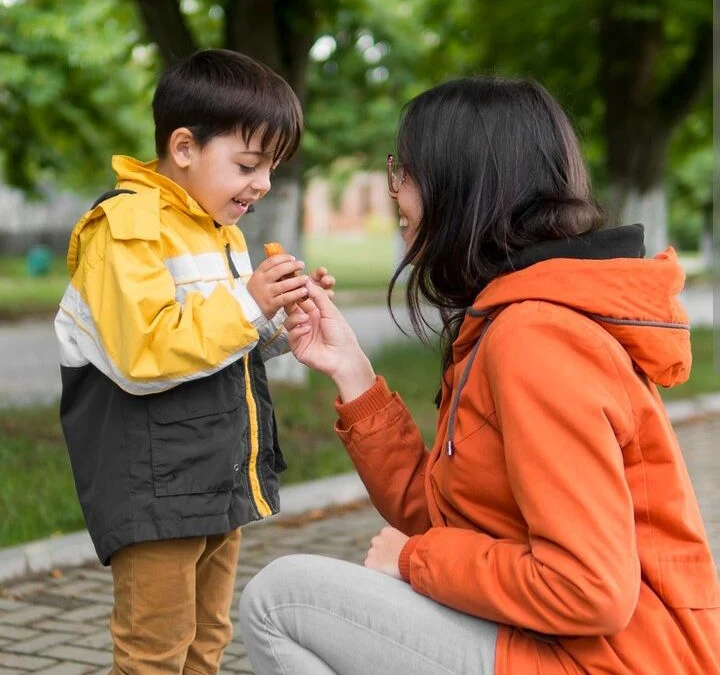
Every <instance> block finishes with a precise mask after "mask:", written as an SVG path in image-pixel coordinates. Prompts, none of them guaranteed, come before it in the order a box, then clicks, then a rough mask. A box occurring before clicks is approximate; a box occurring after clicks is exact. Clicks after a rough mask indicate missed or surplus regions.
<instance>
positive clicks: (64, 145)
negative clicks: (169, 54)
mask: <svg viewBox="0 0 720 675" xmlns="http://www.w3.org/2000/svg"><path fill="white" fill-rule="evenodd" d="M55 5H56V3H54V2H49V1H47V0H25V1H22V2H20V1H14V2H13V1H12V0H4V2H3V3H1V4H0V133H1V134H2V138H3V144H2V150H1V151H0V167H1V168H2V174H3V175H4V177H5V180H6V181H7V182H8V183H9V184H10V185H13V186H16V187H20V188H22V189H24V190H26V191H28V192H33V191H34V192H36V193H37V192H38V191H39V190H40V188H41V186H42V185H43V184H44V183H46V182H48V181H53V180H57V179H58V178H59V179H61V182H62V183H63V184H65V185H66V186H70V187H73V188H76V189H79V190H83V188H84V189H85V190H88V189H90V188H91V189H95V188H96V187H97V185H98V184H102V183H105V184H108V183H110V181H111V180H112V172H111V171H110V167H109V162H108V157H109V155H110V153H111V152H112V151H113V150H115V149H117V148H124V149H128V150H136V149H139V148H138V146H139V142H138V139H141V138H143V137H146V138H148V139H150V138H151V136H152V134H151V130H152V120H151V119H148V116H147V109H146V105H147V104H148V102H149V99H148V96H147V92H148V91H149V87H150V84H151V80H152V77H153V69H152V68H151V67H150V66H149V65H148V63H147V62H146V61H144V60H143V59H141V58H136V57H137V52H134V50H135V49H136V47H137V41H138V38H139V33H138V31H137V29H136V25H135V19H134V16H133V12H132V7H128V6H122V5H119V4H118V3H117V2H115V1H113V0H95V1H94V2H92V3H88V2H84V1H82V0H65V2H63V12H62V14H58V13H57V12H56V11H53V10H55V9H56V6H55ZM134 54H135V56H136V57H134ZM146 147H148V146H146ZM99 167H102V169H100V170H99Z"/></svg>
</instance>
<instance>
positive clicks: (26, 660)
mask: <svg viewBox="0 0 720 675" xmlns="http://www.w3.org/2000/svg"><path fill="white" fill-rule="evenodd" d="M54 663H55V661H53V660H52V659H44V658H41V657H39V656H28V655H26V654H11V653H9V652H5V651H2V652H0V673H2V672H3V671H2V668H3V667H4V666H7V667H8V668H19V669H20V670H25V671H28V670H38V669H39V668H46V667H47V666H51V665H53V664H54Z"/></svg>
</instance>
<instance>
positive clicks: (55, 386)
mask: <svg viewBox="0 0 720 675" xmlns="http://www.w3.org/2000/svg"><path fill="white" fill-rule="evenodd" d="M683 301H684V303H685V306H686V308H687V310H688V313H689V315H690V319H691V322H692V324H693V325H696V326H709V325H712V320H713V295H712V290H711V289H710V288H704V289H693V290H690V291H686V292H685V294H684V296H683ZM341 307H342V306H341ZM342 309H343V312H344V314H345V316H346V317H347V319H348V321H349V322H350V324H351V325H352V327H353V329H354V330H355V332H356V334H357V336H358V339H359V341H360V344H361V345H362V347H363V349H365V350H366V351H368V352H372V351H374V350H376V349H377V348H378V347H380V346H382V345H383V344H385V343H386V342H388V341H392V340H403V339H406V338H405V337H404V336H403V334H402V333H401V332H400V330H399V329H398V327H397V326H396V325H395V324H394V323H393V321H392V319H391V317H390V315H389V313H388V311H387V308H386V307H385V306H382V305H381V306H367V307H347V308H342ZM396 316H397V318H398V321H399V322H400V324H401V325H402V326H403V328H404V329H405V330H406V331H407V332H411V330H410V322H409V319H408V315H407V311H406V310H405V309H404V307H403V306H400V305H398V308H397V311H396ZM283 358H285V357H283ZM57 359H58V357H57V347H56V345H55V337H54V334H53V328H52V321H51V320H49V319H46V320H42V321H41V320H32V321H21V322H18V323H13V324H4V325H3V324H0V405H27V404H32V403H40V402H47V403H50V402H52V401H54V400H55V399H56V398H57V397H58V396H59V395H60V375H59V369H58V365H57ZM287 359H288V360H291V357H287ZM285 365H286V364H285ZM278 367H279V369H280V370H283V368H284V366H283V364H282V363H280V364H278Z"/></svg>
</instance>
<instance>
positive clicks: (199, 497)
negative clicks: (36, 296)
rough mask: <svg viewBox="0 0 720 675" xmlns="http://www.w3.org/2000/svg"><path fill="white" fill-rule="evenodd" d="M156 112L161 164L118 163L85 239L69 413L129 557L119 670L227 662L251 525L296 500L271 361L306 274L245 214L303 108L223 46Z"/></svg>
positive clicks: (119, 585)
mask: <svg viewBox="0 0 720 675" xmlns="http://www.w3.org/2000/svg"><path fill="white" fill-rule="evenodd" d="M153 113H154V119H155V143H156V149H157V153H158V158H159V159H158V160H157V161H156V162H151V163H149V164H142V163H140V162H138V161H136V160H134V159H131V158H129V157H119V156H116V157H114V158H113V168H114V169H115V171H116V173H117V176H118V183H117V187H118V189H117V190H114V191H113V192H111V193H109V194H107V195H104V197H103V198H101V200H99V203H97V204H96V205H95V207H94V208H93V209H91V210H90V211H89V212H88V213H87V214H86V215H85V216H84V217H83V218H82V219H81V220H80V221H79V222H78V224H77V225H76V226H75V229H74V230H73V233H72V236H71V240H70V246H69V252H68V269H69V271H70V274H71V278H72V281H71V283H70V285H69V287H68V289H67V291H66V293H65V295H64V296H63V299H62V301H61V304H60V311H59V312H58V315H57V318H56V320H55V329H56V334H57V337H58V342H59V346H60V352H61V365H62V382H63V393H62V400H61V408H60V416H61V422H62V427H63V432H64V435H65V439H66V441H67V446H68V449H69V453H70V460H71V464H72V469H73V474H74V477H75V484H76V488H77V492H78V497H79V499H80V503H81V505H82V508H83V513H84V516H85V520H86V522H87V527H88V530H89V531H90V534H91V536H92V539H93V543H94V545H95V548H96V550H97V553H98V557H99V558H100V560H101V561H102V563H103V564H105V565H107V564H109V565H110V566H111V568H112V574H113V582H114V598H115V604H114V608H113V612H112V617H111V621H110V630H111V633H112V638H113V645H114V650H113V651H114V661H113V664H114V665H113V671H112V672H113V673H139V674H140V675H153V674H155V673H173V674H175V673H177V674H178V675H179V674H180V673H216V672H217V670H218V667H219V663H220V659H221V657H222V653H223V650H224V648H225V647H226V646H227V644H228V643H229V641H230V639H231V636H232V625H231V622H230V618H229V608H230V604H231V602H232V592H233V586H234V580H235V569H236V566H237V556H238V551H239V545H240V530H239V527H240V526H241V525H243V524H245V523H247V522H249V521H252V520H256V519H259V518H264V517H267V516H269V515H271V514H273V513H276V512H277V511H278V508H279V504H278V476H277V474H278V473H279V472H280V471H282V470H283V469H284V468H285V464H284V462H283V459H282V455H281V454H280V450H279V447H278V445H277V439H276V428H275V418H274V414H273V410H272V403H271V400H270V394H269V391H268V386H267V378H266V375H265V369H264V366H263V362H264V360H266V359H268V358H270V357H272V356H275V355H277V354H279V353H281V352H282V351H285V350H286V345H287V340H286V333H285V331H284V329H283V325H282V322H283V319H284V317H285V314H284V312H283V311H279V310H281V308H282V307H283V306H287V305H290V304H292V303H294V302H296V301H298V300H300V299H302V298H303V297H305V296H306V294H307V290H306V284H307V282H308V277H307V276H304V275H302V274H299V275H297V276H293V273H295V272H297V271H298V270H300V269H301V268H302V267H303V265H302V263H301V262H300V261H297V260H295V258H293V257H292V256H290V255H277V256H272V257H271V258H268V259H266V260H264V261H263V262H262V263H261V264H260V265H259V266H258V268H257V270H256V271H255V272H254V273H253V271H252V268H251V265H250V259H249V256H248V253H247V247H246V245H245V240H244V238H243V235H242V233H241V232H240V230H238V229H237V228H236V227H234V225H235V222H236V221H237V220H238V218H240V217H242V216H243V215H244V214H245V213H246V212H247V211H248V209H250V208H251V206H252V204H253V203H254V202H255V201H257V200H258V199H261V198H262V197H263V196H264V195H265V194H266V193H267V191H268V190H269V189H270V175H271V173H272V171H273V169H274V168H275V167H276V166H277V164H278V163H279V162H280V161H282V160H286V159H288V158H289V157H290V156H291V155H292V154H293V153H294V151H295V150H296V148H297V146H298V143H299V141H300V135H301V131H302V112H301V110H300V105H299V102H298V100H297V98H296V97H295V94H294V93H293V92H292V90H291V89H290V87H289V86H288V85H287V83H286V82H285V81H284V80H282V79H281V78H280V77H279V76H277V75H276V74H275V73H274V72H272V71H271V70H270V69H269V68H267V67H265V66H264V65H262V64H260V63H257V62H256V61H254V60H252V59H250V58H248V57H246V56H242V55H240V54H237V53H235V52H230V51H225V50H207V51H203V52H199V53H198V54H195V55H194V56H192V57H191V58H189V59H187V60H186V61H184V62H181V63H178V64H176V65H174V66H171V67H170V68H169V69H168V70H167V71H166V72H165V73H164V75H163V76H162V78H161V80H160V83H159V84H158V87H157V90H156V92H155V96H154V99H153ZM313 280H314V281H315V282H317V283H320V285H322V286H323V287H325V288H327V289H330V288H331V287H332V285H333V284H334V280H333V279H332V277H329V276H327V275H326V274H325V271H324V270H322V269H321V270H318V271H316V273H315V274H314V275H313Z"/></svg>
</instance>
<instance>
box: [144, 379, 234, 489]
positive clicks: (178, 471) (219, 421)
mask: <svg viewBox="0 0 720 675" xmlns="http://www.w3.org/2000/svg"><path fill="white" fill-rule="evenodd" d="M232 372H234V369H232V368H227V369H225V370H223V371H220V372H219V373H216V374H215V375H211V376H209V377H206V378H201V379H199V380H194V381H192V382H187V383H185V384H181V385H179V386H178V387H175V388H174V389H171V390H170V391H167V392H163V393H162V394H156V395H153V396H149V397H148V412H149V419H150V450H151V459H152V474H153V486H154V490H155V495H156V496H158V497H162V496H172V495H184V494H199V493H208V492H225V491H229V490H232V489H233V487H234V485H235V484H236V482H237V478H236V477H237V476H238V472H239V471H240V470H241V468H242V465H243V463H244V462H246V461H247V449H248V441H247V436H248V418H247V408H246V407H245V405H244V402H245V391H244V389H245V387H244V382H243V381H242V380H241V379H240V378H238V377H234V376H233V375H232Z"/></svg>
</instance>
